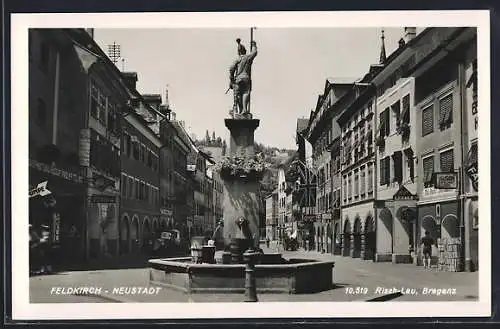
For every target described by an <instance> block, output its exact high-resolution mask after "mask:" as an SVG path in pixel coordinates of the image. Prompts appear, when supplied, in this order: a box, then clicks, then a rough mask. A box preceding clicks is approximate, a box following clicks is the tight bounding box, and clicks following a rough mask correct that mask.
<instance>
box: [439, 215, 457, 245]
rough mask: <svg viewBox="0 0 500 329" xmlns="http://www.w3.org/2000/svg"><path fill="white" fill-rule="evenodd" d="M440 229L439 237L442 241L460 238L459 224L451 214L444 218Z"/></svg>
mask: <svg viewBox="0 0 500 329" xmlns="http://www.w3.org/2000/svg"><path fill="white" fill-rule="evenodd" d="M441 227H442V231H441V237H442V238H443V239H456V238H460V223H459V221H458V217H457V216H455V215H453V214H448V215H446V216H444V218H443V221H442V223H441Z"/></svg>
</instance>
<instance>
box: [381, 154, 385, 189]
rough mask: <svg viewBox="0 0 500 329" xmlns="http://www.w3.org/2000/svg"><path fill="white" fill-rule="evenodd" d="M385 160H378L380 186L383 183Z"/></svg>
mask: <svg viewBox="0 0 500 329" xmlns="http://www.w3.org/2000/svg"><path fill="white" fill-rule="evenodd" d="M384 176H385V159H380V185H384V182H385V177H384Z"/></svg>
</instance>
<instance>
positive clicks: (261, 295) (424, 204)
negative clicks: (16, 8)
mask: <svg viewBox="0 0 500 329" xmlns="http://www.w3.org/2000/svg"><path fill="white" fill-rule="evenodd" d="M489 33H490V31H489V13H488V12H487V11H425V12H424V11H421V12H420V11H414V12H412V11H401V12H397V11H393V12H383V11H381V12H375V11H373V12H368V11H367V12H252V13H250V12H248V13H244V12H241V13H236V12H233V13H224V12H219V13H105V14H90V13H83V14H36V15H33V14H13V15H12V16H11V40H12V52H11V59H12V67H11V69H12V73H11V76H12V81H11V83H12V96H11V98H12V108H11V117H12V148H11V149H12V191H11V193H12V194H11V197H12V207H13V208H12V223H11V226H12V292H13V296H12V306H13V319H19V320H28V319H32V320H35V319H36V320H46V319H110V318H113V319H131V318H133V319H186V318H226V319H227V318H242V317H245V318H275V317H287V318H291V317H300V318H311V317H315V318H326V317H332V318H356V317H419V316H425V317H451V316H460V317H472V316H489V315H490V312H491V310H490V309H491V257H490V255H491V230H490V221H491V218H490V211H489V209H490V206H491V204H490V184H491V183H490V177H491V176H490V160H489V159H490V151H489V150H490V125H489V122H490V81H489V77H490V50H489V49H490V34H489ZM479 209H480V210H479ZM479 218H481V220H479ZM28 233H29V234H28ZM28 237H29V240H28V239H27V238H28ZM193 303H194V304H193ZM196 303H197V304H199V305H195V304H196Z"/></svg>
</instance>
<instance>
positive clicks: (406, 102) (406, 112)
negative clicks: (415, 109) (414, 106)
mask: <svg viewBox="0 0 500 329" xmlns="http://www.w3.org/2000/svg"><path fill="white" fill-rule="evenodd" d="M402 103H403V109H402V111H401V121H402V122H403V123H406V124H409V123H410V94H407V95H405V96H404V97H403V100H402Z"/></svg>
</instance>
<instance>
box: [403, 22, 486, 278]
mask: <svg viewBox="0 0 500 329" xmlns="http://www.w3.org/2000/svg"><path fill="white" fill-rule="evenodd" d="M429 33H430V34H432V41H433V42H434V43H433V44H431V45H432V46H433V47H432V48H435V49H440V48H441V47H443V46H446V51H444V50H443V51H438V50H437V51H435V52H434V53H432V54H431V55H428V56H425V57H424V56H423V55H426V54H425V53H421V52H419V51H418V50H416V57H417V58H418V59H420V65H419V61H417V67H416V69H415V70H414V72H412V76H414V77H415V79H416V83H415V94H416V96H415V98H416V100H415V101H416V104H417V105H416V108H417V113H416V116H417V135H418V136H419V138H418V142H417V158H418V161H419V166H418V176H419V179H418V191H419V201H418V203H417V206H418V227H419V229H418V230H417V234H418V238H420V237H421V236H422V235H423V233H424V231H428V232H430V234H431V236H433V237H434V238H435V239H437V240H438V248H435V249H434V250H433V258H434V262H436V263H438V265H439V267H440V268H444V269H446V270H448V271H459V270H463V269H464V267H465V266H464V265H465V260H466V259H464V258H468V259H467V261H468V262H469V268H470V264H471V263H472V259H471V257H470V253H471V250H472V249H474V247H472V244H471V240H474V238H473V234H472V235H471V233H474V230H472V229H471V228H472V225H470V223H467V225H465V224H466V223H465V217H466V216H465V213H470V212H471V211H472V214H473V211H474V210H473V208H472V207H473V206H471V205H472V200H473V198H474V196H473V195H474V194H473V193H470V194H467V189H469V191H470V186H469V187H466V185H469V181H470V179H469V177H468V176H467V175H464V171H465V170H464V167H466V157H467V153H466V152H468V150H469V149H472V146H473V145H472V141H474V140H473V139H472V140H471V139H469V136H468V134H469V132H468V131H467V127H468V126H467V115H465V116H464V115H463V114H464V113H467V107H468V104H467V103H468V99H467V92H466V88H465V86H466V84H467V81H466V72H467V71H466V69H465V67H467V66H469V74H472V73H471V66H472V65H473V61H474V56H473V55H472V52H471V51H470V49H471V48H473V47H474V42H475V40H476V38H477V31H476V30H475V29H474V28H448V29H444V28H443V29H438V28H436V29H433V30H432V31H430V32H429ZM438 47H439V48H438ZM470 103H471V106H470V108H472V97H471V101H470ZM469 111H470V112H472V109H470V110H469ZM464 117H465V118H464ZM471 128H472V127H471ZM471 135H472V136H474V130H472V131H471ZM469 143H470V145H468V144H469ZM471 192H472V191H471ZM462 195H466V199H463V198H462V197H461V196H462ZM467 199H470V201H468V200H467ZM465 203H467V204H468V205H469V207H470V208H469V209H465V208H464V206H465ZM469 218H470V217H469ZM466 226H467V229H466ZM466 233H467V235H466ZM476 241H477V239H476ZM466 245H468V247H469V248H468V253H469V257H466V256H465V254H464V251H465V246H466ZM447 250H454V251H453V252H446V251H447Z"/></svg>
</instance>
